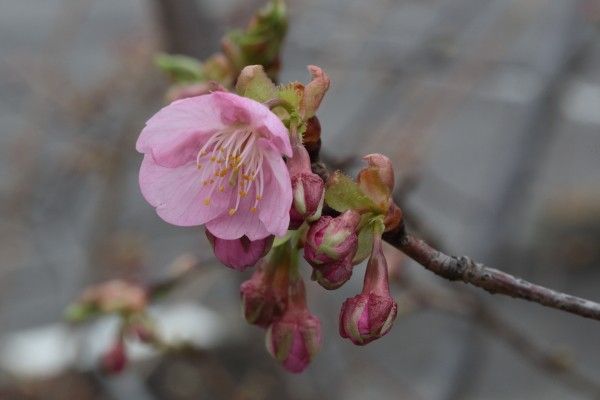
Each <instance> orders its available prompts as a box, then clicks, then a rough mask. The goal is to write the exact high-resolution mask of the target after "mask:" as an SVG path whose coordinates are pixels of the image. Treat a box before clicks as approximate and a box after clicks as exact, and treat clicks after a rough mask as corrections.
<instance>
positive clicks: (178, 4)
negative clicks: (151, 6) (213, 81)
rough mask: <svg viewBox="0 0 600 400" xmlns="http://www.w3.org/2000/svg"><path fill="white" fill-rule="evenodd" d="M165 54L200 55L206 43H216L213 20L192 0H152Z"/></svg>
mask: <svg viewBox="0 0 600 400" xmlns="http://www.w3.org/2000/svg"><path fill="white" fill-rule="evenodd" d="M154 3H155V4H156V10H157V14H158V19H159V21H160V23H161V25H162V30H163V38H164V41H165V48H166V50H167V51H168V52H169V53H176V54H185V55H188V56H192V57H197V58H202V57H204V56H206V55H207V54H208V52H207V51H208V50H209V49H208V48H207V43H214V42H216V38H217V37H216V29H214V22H212V21H211V20H210V18H207V17H206V16H205V15H204V14H203V12H202V8H201V2H200V1H196V0H176V1H174V0H154Z"/></svg>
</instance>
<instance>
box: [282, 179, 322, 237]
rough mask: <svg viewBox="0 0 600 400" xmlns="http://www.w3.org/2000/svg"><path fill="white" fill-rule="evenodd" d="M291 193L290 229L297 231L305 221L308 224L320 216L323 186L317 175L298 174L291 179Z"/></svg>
mask: <svg viewBox="0 0 600 400" xmlns="http://www.w3.org/2000/svg"><path fill="white" fill-rule="evenodd" d="M292 191H293V194H294V201H293V202H292V208H291V209H290V229H298V228H299V227H300V225H302V223H303V222H304V221H305V220H306V221H309V222H310V221H314V220H316V219H318V218H319V217H320V216H321V211H322V209H323V198H324V196H325V184H324V182H323V180H322V179H321V177H320V176H319V175H317V174H314V173H312V172H308V173H300V174H298V175H295V176H293V177H292Z"/></svg>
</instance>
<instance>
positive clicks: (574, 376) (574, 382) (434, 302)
mask: <svg viewBox="0 0 600 400" xmlns="http://www.w3.org/2000/svg"><path fill="white" fill-rule="evenodd" d="M391 278H392V281H393V282H396V283H397V284H399V285H401V286H402V287H403V288H404V289H405V293H404V297H403V300H400V301H401V304H402V303H404V304H403V305H404V307H402V306H401V308H403V309H405V310H407V312H414V311H419V310H424V309H431V310H436V311H443V312H447V313H450V314H453V315H459V316H463V317H471V320H472V321H473V322H475V323H476V324H477V325H478V326H480V327H481V328H484V329H485V330H486V332H487V333H489V334H490V335H491V336H493V337H495V338H496V339H498V340H500V341H502V342H504V343H505V344H506V345H508V346H509V347H510V348H512V349H513V350H514V351H515V352H516V353H517V354H518V355H520V356H521V357H523V358H524V359H525V360H526V361H528V362H529V363H531V364H532V365H533V366H535V367H536V368H538V369H539V370H540V371H542V372H544V373H546V374H548V375H552V376H556V377H558V378H559V379H560V380H561V382H562V383H564V384H565V385H567V386H569V387H571V388H573V389H575V390H578V391H581V392H586V393H589V394H592V395H593V396H594V397H593V398H600V384H599V383H598V382H596V381H595V380H593V379H590V378H589V377H588V376H586V375H585V374H584V373H582V372H581V371H580V370H579V369H578V368H577V366H576V365H575V364H573V363H572V362H570V360H569V357H568V355H567V354H565V353H563V352H560V351H555V350H551V349H549V348H544V347H543V346H540V345H539V344H538V343H537V342H536V341H535V340H533V339H532V338H530V337H528V336H527V335H525V334H523V333H522V332H521V331H520V330H519V329H517V328H516V327H514V326H513V325H512V324H510V323H509V322H508V321H506V320H504V319H503V318H502V317H501V316H499V315H498V313H497V312H495V311H494V310H493V309H492V308H490V307H489V306H487V305H486V304H485V303H482V302H481V301H478V300H477V298H476V297H475V296H473V295H470V294H469V293H465V292H460V293H458V292H455V293H452V292H448V293H446V292H445V291H441V290H435V289H433V288H429V287H428V288H423V287H420V286H418V285H417V284H415V283H414V282H412V281H409V282H406V278H405V277H399V276H398V275H395V274H392V276H391Z"/></svg>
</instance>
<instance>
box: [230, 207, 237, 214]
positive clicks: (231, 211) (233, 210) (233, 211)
mask: <svg viewBox="0 0 600 400" xmlns="http://www.w3.org/2000/svg"><path fill="white" fill-rule="evenodd" d="M236 211H237V210H236V209H235V208H230V209H229V216H232V215H233V214H235V212H236Z"/></svg>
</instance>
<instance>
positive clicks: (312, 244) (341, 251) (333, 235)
mask: <svg viewBox="0 0 600 400" xmlns="http://www.w3.org/2000/svg"><path fill="white" fill-rule="evenodd" d="M359 222H360V214H358V213H357V212H356V211H353V210H348V211H346V212H344V213H343V214H341V215H340V216H338V217H335V218H332V217H330V216H324V217H321V218H320V219H319V220H318V221H317V222H315V223H314V224H312V225H311V227H310V229H309V230H308V234H307V236H306V242H305V243H304V258H305V259H306V261H308V262H309V263H310V265H312V266H313V267H314V268H319V267H320V266H321V265H323V264H329V263H332V262H335V261H339V260H342V259H345V258H350V259H352V257H354V254H356V248H357V242H358V237H357V234H356V228H357V226H358V223H359Z"/></svg>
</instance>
